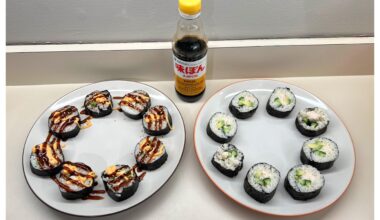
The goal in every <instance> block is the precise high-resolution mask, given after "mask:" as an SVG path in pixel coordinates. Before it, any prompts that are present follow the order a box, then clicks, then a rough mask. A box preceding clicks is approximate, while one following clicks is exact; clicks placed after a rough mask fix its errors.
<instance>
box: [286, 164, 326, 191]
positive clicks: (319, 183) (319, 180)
mask: <svg viewBox="0 0 380 220" xmlns="http://www.w3.org/2000/svg"><path fill="white" fill-rule="evenodd" d="M297 170H300V171H301V172H302V173H303V174H302V176H301V179H302V180H309V181H311V184H310V185H308V186H304V185H302V184H301V183H300V181H297V180H296V177H295V176H296V171H297ZM287 178H288V181H289V184H290V186H291V187H292V188H293V189H294V190H296V191H298V192H302V193H308V192H314V191H316V190H318V189H320V188H322V187H323V185H324V183H325V179H324V177H323V175H322V174H321V173H320V172H319V171H318V170H317V169H316V168H314V167H312V166H310V165H298V166H296V167H293V168H292V169H291V170H290V171H289V173H288V176H287Z"/></svg>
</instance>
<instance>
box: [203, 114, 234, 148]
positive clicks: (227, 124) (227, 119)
mask: <svg viewBox="0 0 380 220" xmlns="http://www.w3.org/2000/svg"><path fill="white" fill-rule="evenodd" d="M206 131H207V134H208V136H210V137H211V138H212V139H213V140H214V141H216V142H218V143H227V142H230V141H231V140H232V138H233V137H234V136H235V134H236V132H237V122H236V119H235V118H234V117H232V116H230V115H227V114H225V113H222V112H217V113H215V114H213V115H212V116H211V119H210V121H209V122H208V124H207V129H206Z"/></svg>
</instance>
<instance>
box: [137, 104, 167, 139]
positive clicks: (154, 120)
mask: <svg viewBox="0 0 380 220" xmlns="http://www.w3.org/2000/svg"><path fill="white" fill-rule="evenodd" d="M143 127H144V131H145V133H147V134H148V135H153V136H159V135H165V134H167V133H169V132H170V130H171V129H172V117H171V115H170V113H169V111H168V109H167V108H166V107H165V106H162V105H156V106H153V107H151V108H150V109H149V110H148V111H147V112H146V113H145V114H144V116H143Z"/></svg>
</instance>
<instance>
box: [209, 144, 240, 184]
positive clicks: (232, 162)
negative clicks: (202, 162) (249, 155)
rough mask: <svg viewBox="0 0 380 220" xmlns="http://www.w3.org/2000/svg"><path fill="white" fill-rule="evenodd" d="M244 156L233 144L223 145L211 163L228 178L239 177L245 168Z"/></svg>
mask: <svg viewBox="0 0 380 220" xmlns="http://www.w3.org/2000/svg"><path fill="white" fill-rule="evenodd" d="M243 160H244V154H243V153H242V152H241V151H240V150H239V149H237V148H236V147H235V146H234V145H232V144H222V145H221V146H220V147H218V149H217V150H216V153H215V154H214V156H213V157H212V160H211V163H212V165H214V167H215V168H216V169H218V170H219V171H220V172H221V173H223V174H224V175H226V176H228V177H234V176H236V175H238V173H239V171H240V170H241V169H242V168H243Z"/></svg>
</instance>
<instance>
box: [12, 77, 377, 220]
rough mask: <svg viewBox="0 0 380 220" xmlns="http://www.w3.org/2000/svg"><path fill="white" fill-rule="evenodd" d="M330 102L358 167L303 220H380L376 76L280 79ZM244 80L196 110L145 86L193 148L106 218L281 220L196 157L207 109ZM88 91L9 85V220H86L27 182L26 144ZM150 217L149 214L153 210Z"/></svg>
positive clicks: (167, 89)
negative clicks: (377, 206)
mask: <svg viewBox="0 0 380 220" xmlns="http://www.w3.org/2000/svg"><path fill="white" fill-rule="evenodd" d="M279 80H281V81H285V82H288V83H291V84H294V85H297V86H299V87H301V88H304V89H306V90H308V91H309V92H311V93H313V94H314V95H316V96H318V97H319V98H320V99H322V100H323V101H325V102H326V103H327V104H328V105H329V106H330V107H332V108H333V109H334V110H335V112H336V113H337V114H338V115H339V116H340V117H341V119H342V120H343V122H344V123H345V124H346V126H347V128H348V130H349V132H350V133H351V137H352V140H353V142H354V146H355V152H356V168H355V174H354V177H353V180H352V182H351V185H350V187H349V188H348V190H347V191H346V193H345V194H344V195H343V196H342V197H341V199H339V200H338V202H336V203H335V204H334V205H333V206H330V207H329V208H327V209H324V210H322V211H320V212H318V213H314V214H312V215H308V216H304V217H299V218H298V219H308V220H310V219H334V220H339V219H342V220H343V219H344V220H346V219H373V218H374V216H373V209H374V196H373V192H374V190H373V189H374V178H373V173H374V160H373V158H374V157H373V153H374V77H373V76H372V75H371V76H339V77H332V76H331V77H299V78H281V79H279ZM237 81H240V80H211V81H208V82H207V90H206V93H205V95H204V97H203V98H202V99H201V100H200V101H198V102H196V103H186V102H183V101H181V100H180V99H179V98H178V97H177V96H176V94H175V92H174V88H173V82H167V81H160V82H145V83H147V84H149V85H151V86H153V87H155V88H157V89H159V90H161V91H162V92H164V93H165V94H167V95H168V96H169V97H170V98H171V99H172V100H173V101H174V102H175V104H176V105H177V106H178V108H179V110H180V111H181V113H182V115H183V117H184V121H185V125H186V131H187V133H186V146H185V152H184V156H183V158H182V161H181V162H180V164H179V166H178V169H177V170H176V172H175V174H174V175H173V176H172V178H171V179H170V180H169V181H168V182H167V184H166V185H165V186H164V187H163V188H162V189H161V190H160V191H159V192H158V193H156V194H155V195H154V196H152V197H151V198H150V199H148V200H147V201H145V202H143V203H142V204H140V205H138V206H136V207H134V208H132V209H130V210H127V211H124V212H122V213H119V214H116V215H111V216H107V217H101V218H102V219H127V218H128V219H156V218H160V219H278V218H279V217H273V216H268V215H264V214H260V213H257V212H255V211H251V210H249V209H246V208H244V207H241V206H240V205H238V204H236V203H235V202H233V201H232V200H230V199H228V198H227V197H226V196H225V195H224V194H223V193H221V192H220V191H219V190H218V189H217V188H216V187H215V186H214V185H213V183H212V182H211V181H210V180H209V179H208V178H207V176H206V175H205V173H204V172H203V171H202V169H201V167H200V165H199V163H198V161H197V159H196V155H195V152H194V147H193V138H192V137H193V127H194V122H195V118H196V115H197V112H198V111H199V109H200V108H201V106H202V104H203V103H204V102H205V101H206V100H207V98H209V97H210V96H211V95H212V94H214V93H215V92H216V91H217V90H219V89H221V88H223V87H224V86H226V85H228V84H230V83H232V82H237ZM83 85H85V84H58V85H34V86H8V87H7V88H6V91H7V101H6V102H7V107H6V111H7V125H6V129H7V141H6V142H7V145H6V146H7V150H6V158H7V161H6V165H7V173H6V187H7V188H6V190H7V198H6V204H7V207H6V210H7V213H6V216H7V219H28V220H32V219H38V220H44V219H49V220H51V219H79V217H74V216H69V215H66V214H63V213H60V212H57V211H55V210H52V209H51V208H49V207H48V206H46V205H44V204H43V203H42V202H40V200H38V199H37V197H35V196H34V194H33V193H32V191H31V190H30V189H29V187H28V185H27V184H26V181H25V179H24V176H23V172H22V166H21V157H22V150H23V147H24V141H25V139H26V137H27V134H28V132H29V130H30V128H31V127H32V125H33V123H34V121H35V120H36V119H37V118H38V116H39V115H40V114H41V113H42V112H43V111H44V110H45V109H46V108H47V107H48V106H49V105H50V104H52V103H53V102H54V101H56V100H57V99H58V98H60V97H62V96H64V95H65V94H66V93H68V92H70V91H72V90H74V89H76V88H78V87H80V86H83ZM147 210H149V211H147Z"/></svg>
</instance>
